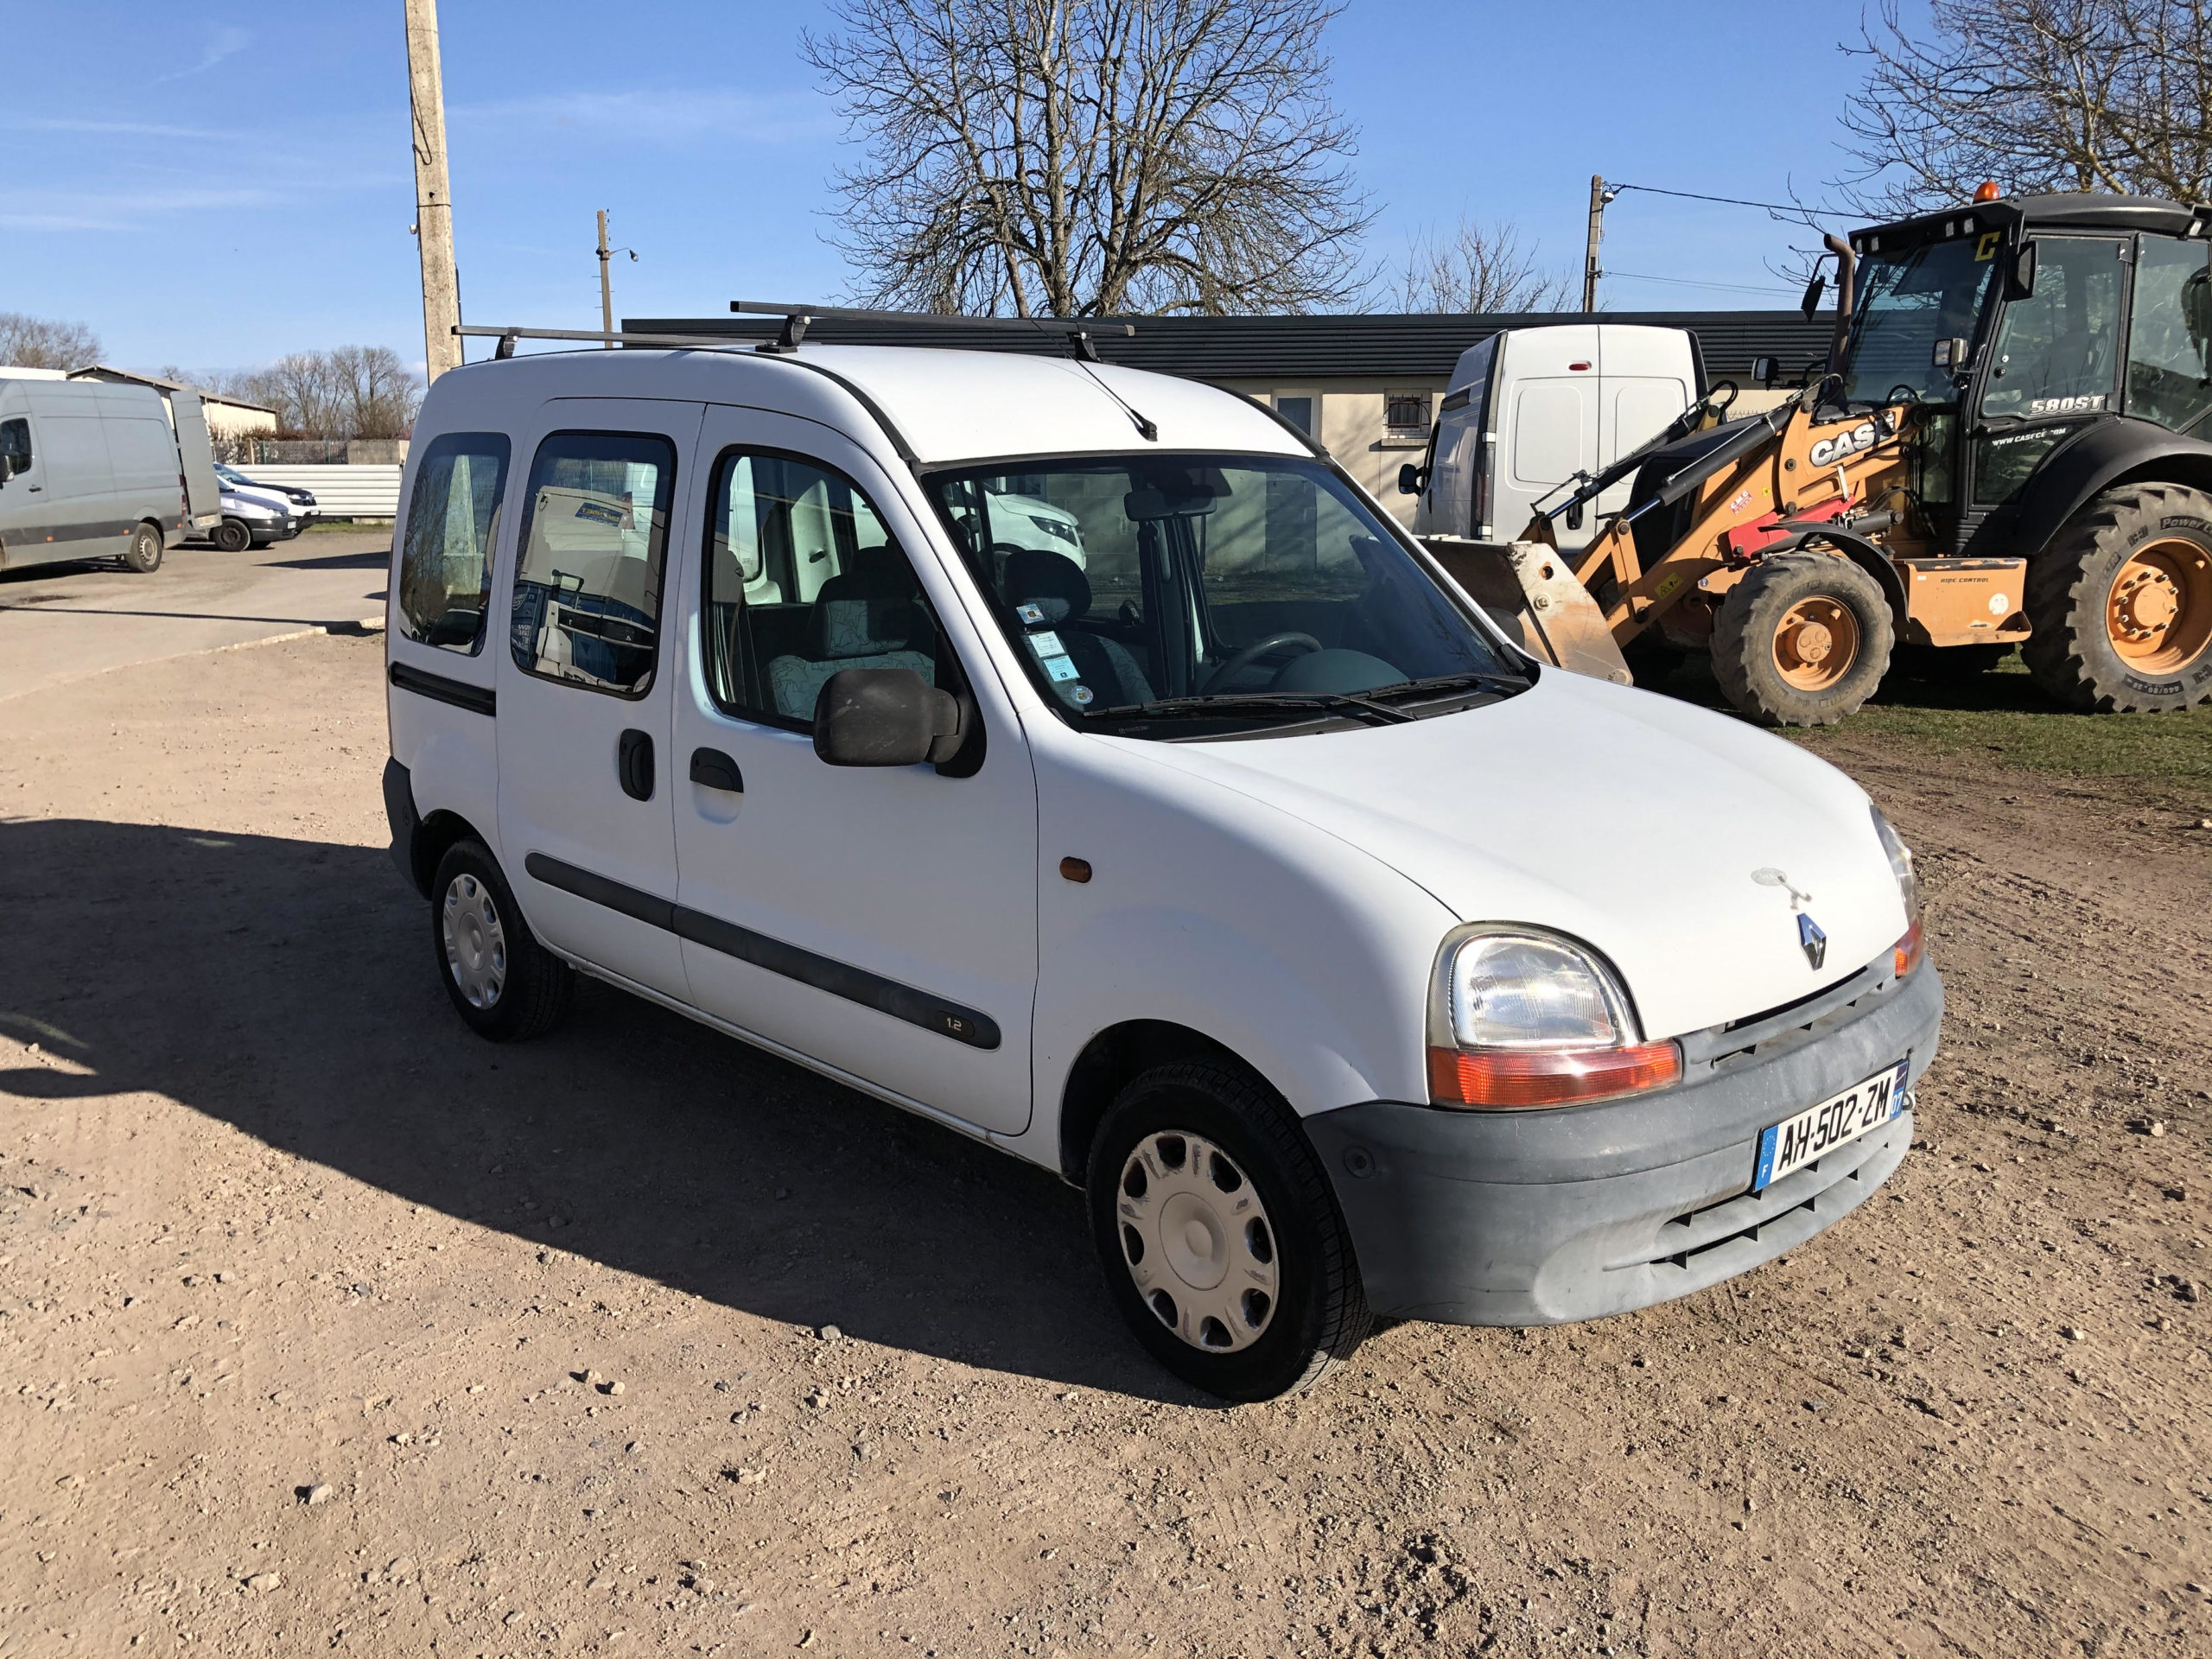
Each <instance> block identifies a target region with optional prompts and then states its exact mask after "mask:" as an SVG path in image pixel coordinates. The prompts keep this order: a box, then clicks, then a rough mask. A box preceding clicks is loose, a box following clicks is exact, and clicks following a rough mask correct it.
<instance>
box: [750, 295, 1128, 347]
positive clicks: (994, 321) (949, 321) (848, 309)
mask: <svg viewBox="0 0 2212 1659" xmlns="http://www.w3.org/2000/svg"><path fill="white" fill-rule="evenodd" d="M729 308H730V309H731V310H733V311H736V312H740V313H744V314H748V315H754V316H763V317H796V316H803V317H805V318H806V319H807V320H808V321H822V320H823V319H826V318H831V317H835V318H839V319H842V320H849V321H868V322H896V323H902V324H911V325H913V326H915V327H925V328H929V327H936V328H1020V329H1024V330H1026V331H1027V332H1028V333H1030V334H1056V333H1060V332H1065V333H1066V334H1067V336H1068V340H1069V341H1070V343H1071V344H1072V343H1073V342H1074V341H1076V340H1077V339H1079V338H1088V337H1089V336H1090V335H1091V334H1110V333H1113V332H1114V331H1116V330H1119V331H1120V333H1121V334H1122V338H1123V339H1125V340H1134V339H1135V338H1136V332H1137V330H1136V325H1135V323H1133V322H1107V321H1101V320H1099V319H1096V318H1091V317H958V316H949V315H946V314H945V313H944V312H941V311H871V310H869V309H868V308H867V307H866V306H857V305H786V304H779V303H777V302H774V301H772V300H732V301H731V302H729Z"/></svg>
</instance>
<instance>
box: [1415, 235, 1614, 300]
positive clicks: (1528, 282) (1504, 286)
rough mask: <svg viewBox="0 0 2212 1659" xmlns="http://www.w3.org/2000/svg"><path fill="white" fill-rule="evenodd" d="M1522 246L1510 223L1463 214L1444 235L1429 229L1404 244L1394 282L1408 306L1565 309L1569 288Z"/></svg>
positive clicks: (1533, 251) (1533, 250) (1532, 251)
mask: <svg viewBox="0 0 2212 1659" xmlns="http://www.w3.org/2000/svg"><path fill="white" fill-rule="evenodd" d="M1536 253H1537V250H1536V247H1535V245H1533V244H1531V245H1528V246H1525V247H1524V246H1523V245H1522V241H1521V232H1519V230H1517V229H1516V227H1515V226H1512V225H1510V224H1505V223H1497V224H1490V225H1485V224H1483V223H1481V222H1479V221H1478V220H1476V219H1461V220H1460V221H1459V224H1458V226H1455V227H1454V228H1453V229H1452V232H1450V233H1449V234H1448V235H1435V234H1432V233H1431V232H1427V231H1423V232H1421V233H1420V234H1418V235H1416V236H1414V237H1412V238H1408V241H1407V243H1406V263H1405V269H1404V271H1403V274H1402V278H1401V280H1400V283H1399V285H1398V299H1399V302H1400V308H1401V309H1402V310H1406V311H1454V312H1486V311H1564V310H1565V309H1567V304H1568V302H1569V296H1571V295H1572V293H1573V289H1572V288H1571V287H1570V286H1569V284H1568V283H1567V278H1566V277H1562V276H1560V275H1559V274H1557V273H1556V272H1553V271H1547V270H1544V269H1543V267H1542V266H1541V265H1540V264H1538V263H1537V260H1536Z"/></svg>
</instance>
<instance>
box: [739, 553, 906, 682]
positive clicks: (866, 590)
mask: <svg viewBox="0 0 2212 1659" xmlns="http://www.w3.org/2000/svg"><path fill="white" fill-rule="evenodd" d="M919 598H920V589H919V588H918V586H917V584H916V583H915V581H914V576H913V573H912V571H911V570H909V569H907V568H906V561H905V560H904V559H903V558H902V557H900V556H899V553H898V551H897V550H896V549H893V548H889V547H883V546H876V547H864V548H861V549H860V550H858V551H857V552H855V554H854V555H853V556H852V557H851V558H850V559H849V560H848V561H847V562H846V564H845V568H844V569H842V570H840V571H839V572H838V573H837V574H836V575H834V576H832V577H830V578H829V581H827V582H823V584H822V589H821V591H820V592H819V593H817V594H816V595H815V598H814V619H813V620H814V639H813V642H812V646H811V651H810V655H808V656H805V657H799V656H783V657H778V658H773V659H772V660H771V661H770V663H769V664H768V689H769V690H770V692H771V693H772V695H773V696H774V697H775V699H776V708H777V710H778V712H779V713H781V714H784V715H788V716H790V717H791V719H794V720H811V719H813V718H814V704H815V701H816V699H817V698H818V697H819V696H821V694H822V688H823V686H824V685H826V684H828V683H829V677H830V676H831V675H833V674H836V673H837V672H838V671H841V670H843V669H848V668H911V669H912V670H913V671H915V672H916V673H918V674H919V675H921V676H922V677H924V678H925V679H931V678H933V677H934V671H935V669H936V666H937V664H936V658H935V652H934V649H933V647H934V645H935V639H934V630H933V629H932V628H931V626H930V620H929V615H928V613H927V612H925V610H924V609H923V608H922V607H921V605H920V604H919V603H918V600H919ZM918 641H919V642H921V643H922V645H923V646H924V648H922V649H916V645H917V642H918Z"/></svg>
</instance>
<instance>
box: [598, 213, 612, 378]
mask: <svg viewBox="0 0 2212 1659" xmlns="http://www.w3.org/2000/svg"><path fill="white" fill-rule="evenodd" d="M599 332H600V333H601V334H613V332H614V285H613V283H612V282H610V281H609V280H608V279H607V209H606V208H604V207H602V208H601V209H600V210H599ZM600 343H601V345H602V346H606V347H607V350H609V351H613V349H614V342H613V340H601V342H600Z"/></svg>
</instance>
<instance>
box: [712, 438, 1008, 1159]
mask: <svg viewBox="0 0 2212 1659" xmlns="http://www.w3.org/2000/svg"><path fill="white" fill-rule="evenodd" d="M689 494H690V499H691V500H692V501H693V502H694V503H695V513H696V521H697V522H698V523H700V524H701V525H702V529H701V530H700V531H695V532H694V543H695V545H696V547H697V548H698V550H699V563H697V564H696V565H693V566H690V569H693V570H694V571H695V572H696V575H695V576H694V577H693V578H691V579H690V580H689V582H688V586H689V587H690V592H688V593H686V594H684V596H683V601H682V609H683V615H684V616H685V617H686V619H687V622H686V626H685V636H686V639H687V643H686V645H685V646H684V648H683V655H684V658H685V661H684V663H683V668H682V670H681V672H680V676H679V675H678V674H677V672H674V671H672V672H671V681H675V680H677V678H679V677H680V679H681V689H680V691H679V695H678V696H677V703H676V709H675V714H674V731H673V741H672V742H671V745H670V756H669V779H670V786H671V791H673V795H674V801H675V810H676V842H677V856H678V860H679V862H680V864H681V866H682V868H683V880H682V883H681V888H680V898H681V905H680V907H679V913H678V917H677V926H678V929H679V931H681V932H682V933H683V936H684V945H683V957H684V963H685V967H686V969H687V971H688V973H689V975H690V983H691V988H692V995H693V1000H694V1001H696V1004H697V1005H698V1006H699V1007H701V1008H702V1009H704V1010H706V1011H707V1012H709V1013H710V1014H715V1016H717V1017H718V1018H721V1019H723V1020H728V1021H729V1022H730V1023H731V1024H732V1025H734V1026H736V1027H740V1028H741V1029H743V1030H745V1031H747V1032H750V1033H753V1034H755V1035H757V1036H760V1037H763V1038H766V1039H768V1040H769V1041H771V1042H773V1043H777V1044H780V1045H782V1046H785V1047H787V1048H789V1049H791V1050H793V1051H795V1052H798V1053H800V1054H803V1055H805V1056H808V1057H810V1058H813V1059H816V1060H817V1061H822V1062H826V1063H827V1064H829V1065H832V1066H835V1067H836V1068H837V1069H838V1070H840V1071H843V1072H846V1073H848V1074H849V1075H850V1076H852V1077H857V1078H860V1079H861V1080H863V1081H865V1082H867V1083H869V1084H874V1086H876V1087H877V1088H879V1089H882V1090H888V1091H890V1092H891V1093H893V1094H894V1095H897V1096H900V1097H902V1098H904V1099H906V1100H908V1101H912V1102H914V1103H918V1104H921V1105H923V1106H925V1107H929V1108H932V1109H936V1110H938V1111H940V1112H943V1113H945V1114H947V1115H949V1116H953V1117H957V1118H959V1119H962V1120H963V1121H964V1122H969V1123H972V1124H975V1125H976V1126H978V1127H980V1128H987V1129H995V1130H1000V1131H1002V1132H1006V1133H1009V1134H1011V1133H1015V1132H1018V1131H1020V1129H1021V1128H1024V1127H1025V1126H1026V1125H1027V1122H1028V1120H1029V1102H1030V1087H1029V1079H1030V1071H1029V1025H1030V1004H1031V1001H1032V998H1033V994H1034V989H1035V985H1036V978H1037V954H1036V952H1037V944H1036V941H1037V925H1036V904H1037V894H1036V880H1037V874H1036V873H1037V803H1036V783H1035V779H1034V776H1033V772H1032V771H1031V768H1030V764H1029V758H1028V755H1027V751H1026V749H1025V747H1024V746H1023V744H1022V742H1021V738H1020V728H1019V727H1018V726H1016V725H1014V723H1013V718H1012V716H1011V715H1010V714H1008V713H1007V712H1006V711H1005V709H1004V708H1003V705H1002V703H1001V702H1000V701H999V700H998V699H997V698H996V697H995V696H983V695H981V693H980V692H979V694H978V695H977V696H976V699H975V702H976V705H977V707H976V709H974V711H973V712H972V713H971V715H970V718H972V719H976V720H980V721H982V723H983V727H984V731H985V734H986V735H985V745H986V747H985V749H984V752H983V759H982V766H981V767H980V768H979V769H976V770H975V771H974V772H973V773H972V775H969V776H964V777H961V776H950V775H947V773H946V772H940V771H938V769H937V768H936V767H934V766H901V767H880V768H877V767H867V768H861V767H842V766H828V765H826V764H824V763H823V761H822V760H820V759H819V758H817V755H816V754H815V752H814V740H813V724H814V709H815V702H816V699H817V696H819V695H820V692H821V690H822V687H823V684H824V683H827V681H828V680H829V677H830V676H832V675H833V674H836V672H838V671H840V670H842V669H851V668H904V669H911V670H912V671H915V672H916V673H918V674H921V675H922V676H924V677H925V678H927V679H929V680H930V681H931V683H934V684H937V685H939V686H943V687H945V688H946V689H948V690H957V689H959V688H962V687H963V686H965V685H966V684H967V683H968V677H967V676H966V675H965V674H964V673H963V663H962V658H961V657H960V655H959V654H957V653H958V652H959V643H958V642H959V638H960V632H959V628H957V627H948V626H941V625H940V619H943V618H945V617H947V616H948V615H950V616H953V617H956V618H957V617H958V615H959V614H960V607H959V605H958V602H957V596H956V594H955V590H954V589H953V588H952V587H951V580H952V579H951V578H950V576H949V575H948V574H947V573H946V572H945V571H944V569H942V568H940V567H939V566H938V564H937V563H936V561H935V558H934V556H933V555H932V553H931V549H930V546H929V544H928V542H927V540H926V538H925V537H924V536H923V534H922V531H921V526H920V524H919V523H918V520H917V519H916V518H914V517H913V516H912V515H911V514H910V513H909V512H908V511H907V508H906V504H905V502H904V501H903V500H902V499H901V498H900V497H899V495H898V493H896V491H895V490H894V489H893V487H892V485H891V482H890V480H889V479H888V478H887V477H886V476H885V474H883V473H882V472H881V471H880V469H878V468H877V467H875V466H874V463H873V462H872V461H870V460H869V458H868V455H867V454H866V453H865V452H864V451H862V450H861V448H859V447H858V446H857V445H855V444H853V443H850V442H848V441H846V440H845V439H843V438H842V437H840V436H839V435H836V433H834V432H833V431H831V430H830V429H828V428H826V427H823V426H820V425H817V424H816V423H812V422H810V421H803V420H798V419H794V418H792V417H790V416H779V415H774V414H769V413H766V412H763V411H760V410H739V409H725V408H719V407H714V408H709V410H708V411H707V416H706V422H705V426H704V429H703V431H702V435H701V439H700V444H699V464H698V465H697V467H696V468H695V469H694V475H693V481H692V486H691V489H690V492H689ZM960 626H963V627H964V623H963V624H961V625H960ZM966 660H967V662H968V663H970V664H980V658H978V657H977V656H976V655H975V654H974V653H973V652H972V650H971V651H970V652H969V654H968V656H967V658H966ZM985 689H987V690H988V689H991V688H985ZM953 770H957V771H964V770H967V768H966V767H965V766H957V767H955V768H953Z"/></svg>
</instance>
